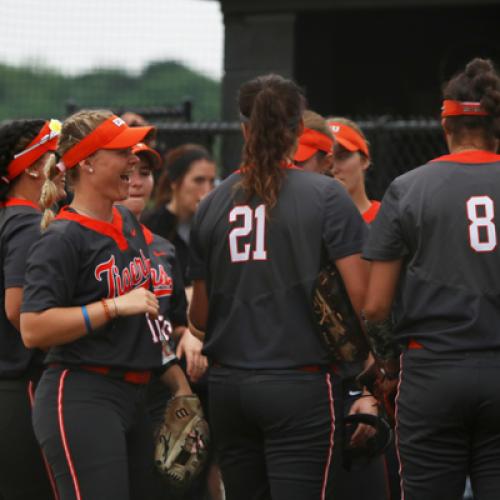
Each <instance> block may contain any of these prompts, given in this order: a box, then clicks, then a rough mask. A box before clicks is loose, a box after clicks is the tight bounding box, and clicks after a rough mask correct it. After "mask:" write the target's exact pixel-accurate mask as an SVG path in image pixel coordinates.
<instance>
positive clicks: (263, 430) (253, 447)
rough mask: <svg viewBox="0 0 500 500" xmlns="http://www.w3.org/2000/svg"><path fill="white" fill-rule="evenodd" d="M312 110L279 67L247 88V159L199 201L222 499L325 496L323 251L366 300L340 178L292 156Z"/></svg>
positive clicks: (196, 292)
mask: <svg viewBox="0 0 500 500" xmlns="http://www.w3.org/2000/svg"><path fill="white" fill-rule="evenodd" d="M304 108H305V98H304V96H303V94H302V92H301V91H300V89H299V88H298V87H297V85H296V84H295V83H294V82H292V81H290V80H287V79H284V78H282V77H280V76H277V75H267V76H263V77H259V78H256V79H254V80H251V81H249V82H246V83H245V84H243V85H242V86H241V88H240V93H239V111H240V116H241V119H242V129H243V135H244V138H245V147H244V153H243V161H242V166H241V169H240V170H239V171H238V172H236V173H235V174H233V175H231V176H229V177H228V178H227V179H226V180H225V181H223V182H222V183H221V185H220V186H218V187H217V189H216V190H215V191H213V192H212V193H210V194H209V195H207V196H206V197H205V198H204V199H203V200H202V202H201V203H200V206H199V208H198V211H197V214H196V217H195V221H194V224H193V231H192V239H191V248H192V254H191V255H192V260H191V263H192V266H191V273H192V278H193V280H194V287H193V300H192V303H191V308H190V320H191V322H192V324H193V325H194V327H195V328H197V329H198V330H201V331H205V330H206V339H205V345H204V352H205V353H206V354H207V356H208V357H209V359H210V361H211V363H212V365H211V367H210V369H209V392H210V423H211V428H212V432H213V436H214V441H215V445H216V450H217V453H218V458H219V463H220V466H221V470H222V475H223V480H224V486H225V489H226V494H227V498H228V500H246V499H255V498H260V499H270V498H273V499H274V500H285V499H286V500H293V499H300V500H309V499H318V498H321V499H324V498H326V495H327V489H328V484H329V473H330V467H331V459H332V448H333V432H334V413H333V398H334V394H333V392H332V383H333V382H332V378H333V377H332V375H331V373H330V369H329V366H328V360H327V353H326V350H325V348H324V347H323V345H322V344H321V341H320V339H319V336H318V335H317V332H316V327H315V325H314V323H313V315H312V296H313V288H314V286H315V283H316V277H317V275H318V273H319V270H320V267H321V265H322V259H321V256H323V258H324V259H331V260H333V261H334V262H335V263H336V265H337V267H338V269H339V271H340V273H341V275H342V277H343V279H344V283H345V284H346V288H347V291H348V293H349V295H350V297H351V300H352V303H353V304H354V307H355V308H356V309H358V310H359V305H360V303H361V302H362V301H363V296H364V292H365V287H366V278H367V274H366V266H365V264H364V263H363V262H362V260H361V258H360V250H361V247H362V244H363V238H364V234H365V227H364V224H363V221H362V219H361V217H360V215H359V213H358V211H357V210H356V207H355V206H354V204H353V203H352V201H351V200H350V199H349V197H348V196H347V194H346V193H345V190H344V189H343V188H342V187H341V186H340V185H339V184H338V183H337V182H335V181H333V180H332V179H329V178H327V177H326V176H322V175H316V174H313V173H311V172H305V171H303V170H302V169H298V168H296V167H294V166H293V164H292V163H291V159H292V158H293V155H294V152H295V149H296V147H297V139H298V136H299V134H300V132H301V130H302V128H303V121H302V113H303V111H304ZM347 228H349V230H347Z"/></svg>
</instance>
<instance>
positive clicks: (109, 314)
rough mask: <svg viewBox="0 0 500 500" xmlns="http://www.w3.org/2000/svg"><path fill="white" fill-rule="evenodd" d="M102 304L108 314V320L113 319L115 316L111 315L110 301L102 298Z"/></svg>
mask: <svg viewBox="0 0 500 500" xmlns="http://www.w3.org/2000/svg"><path fill="white" fill-rule="evenodd" d="M101 304H102V307H103V308H104V314H105V315H106V318H107V320H108V321H111V320H112V319H113V316H111V313H110V312H109V306H108V303H107V302H106V299H101Z"/></svg>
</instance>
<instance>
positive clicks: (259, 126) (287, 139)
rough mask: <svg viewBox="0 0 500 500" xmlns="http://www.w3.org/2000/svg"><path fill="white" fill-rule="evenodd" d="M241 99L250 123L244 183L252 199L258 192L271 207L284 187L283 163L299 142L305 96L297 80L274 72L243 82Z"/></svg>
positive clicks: (244, 117) (245, 151)
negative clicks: (294, 80)
mask: <svg viewBox="0 0 500 500" xmlns="http://www.w3.org/2000/svg"><path fill="white" fill-rule="evenodd" d="M238 102H239V108H240V114H241V118H242V120H243V123H244V125H245V126H246V127H247V140H246V143H245V147H244V150H243V159H242V160H243V161H242V165H241V174H242V176H243V180H242V182H241V186H242V187H243V189H244V191H245V193H246V195H247V197H248V199H250V198H252V197H253V196H257V197H259V198H260V199H262V201H263V202H264V203H265V204H266V206H268V207H270V208H271V207H273V206H274V205H275V204H276V200H277V198H278V194H279V190H280V187H281V181H282V178H283V169H282V168H281V165H282V163H283V162H285V161H287V159H288V156H289V155H290V154H291V153H292V152H293V148H294V146H295V144H296V142H297V136H298V134H299V129H300V124H301V117H302V112H303V110H304V108H305V98H304V95H303V93H302V91H301V90H300V89H299V87H298V86H297V85H296V84H295V83H294V82H292V81H291V80H287V79H285V78H283V77H281V76H279V75H272V74H271V75H266V76H261V77H258V78H256V79H254V80H251V81H249V82H247V83H245V84H243V85H242V86H241V88H240V93H239V99H238Z"/></svg>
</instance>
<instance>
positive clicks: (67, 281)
mask: <svg viewBox="0 0 500 500" xmlns="http://www.w3.org/2000/svg"><path fill="white" fill-rule="evenodd" d="M78 273H79V259H78V252H77V250H76V248H75V246H74V245H73V244H72V242H71V241H69V239H68V238H66V237H64V235H62V234H60V233H57V232H52V231H50V230H49V231H47V232H46V233H44V234H43V235H42V237H41V238H40V239H39V240H38V241H37V242H36V243H35V244H34V245H33V246H32V248H31V250H30V253H29V256H28V261H27V266H26V276H25V287H24V294H23V304H22V307H21V312H40V311H45V310H46V309H50V308H52V307H68V306H71V305H72V298H73V291H74V287H75V285H76V283H77V281H78Z"/></svg>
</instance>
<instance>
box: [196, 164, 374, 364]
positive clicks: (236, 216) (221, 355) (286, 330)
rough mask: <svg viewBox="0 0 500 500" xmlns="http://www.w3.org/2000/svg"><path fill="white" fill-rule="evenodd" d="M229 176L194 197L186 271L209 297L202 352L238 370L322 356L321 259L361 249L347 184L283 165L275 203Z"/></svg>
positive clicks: (360, 228) (361, 229)
mask: <svg viewBox="0 0 500 500" xmlns="http://www.w3.org/2000/svg"><path fill="white" fill-rule="evenodd" d="M240 181H241V176H240V175H239V174H237V173H236V174H233V175H232V176H230V177H229V178H228V179H226V180H225V181H224V182H223V183H222V184H221V185H220V186H219V187H218V188H217V189H216V190H215V191H213V192H212V193H210V195H208V196H207V197H206V198H205V199H204V200H203V202H202V203H201V204H200V207H199V209H198V212H197V214H196V217H195V220H194V223H193V230H192V234H191V250H192V255H191V257H192V258H191V277H192V279H194V280H198V279H203V280H206V283H207V289H208V294H209V299H210V309H209V321H208V328H207V337H206V343H205V352H206V354H207V355H208V356H210V357H211V358H212V359H214V360H216V361H218V362H219V363H222V364H225V365H228V366H233V367H238V368H290V367H296V366H302V365H309V364H325V363H327V354H326V351H325V349H324V348H323V346H322V344H321V342H320V341H319V338H318V336H317V335H316V332H315V323H314V316H313V312H312V296H313V289H314V286H315V283H316V278H317V275H318V272H319V269H320V266H321V263H322V259H326V258H329V259H331V260H337V259H340V258H342V257H346V256H348V255H351V254H355V253H359V252H360V251H361V248H362V243H363V237H364V234H365V230H366V228H365V224H364V222H363V220H362V218H361V216H360V214H359V212H358V211H357V209H356V207H355V206H354V204H353V202H352V201H351V199H350V198H349V196H348V194H347V193H346V191H345V189H344V188H343V187H342V186H341V185H340V184H339V183H338V182H336V181H334V180H332V179H329V178H327V177H325V176H321V175H317V174H313V173H310V172H304V171H302V170H299V169H294V168H291V169H287V171H286V173H285V175H284V179H283V183H282V186H281V190H280V193H279V197H278V201H277V203H276V205H275V206H274V207H273V208H272V209H270V210H268V209H267V207H266V206H265V205H264V204H263V203H262V201H261V200H258V199H255V198H254V199H251V200H246V199H245V196H244V194H243V193H242V190H241V188H238V183H239V182H240Z"/></svg>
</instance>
